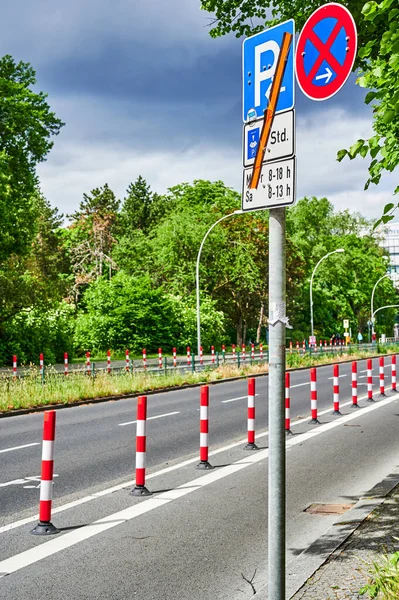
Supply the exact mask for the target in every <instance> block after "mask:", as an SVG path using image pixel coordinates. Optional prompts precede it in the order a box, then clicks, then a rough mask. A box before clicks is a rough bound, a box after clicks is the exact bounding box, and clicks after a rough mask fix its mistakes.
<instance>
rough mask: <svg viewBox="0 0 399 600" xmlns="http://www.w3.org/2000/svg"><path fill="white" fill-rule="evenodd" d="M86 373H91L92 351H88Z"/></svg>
mask: <svg viewBox="0 0 399 600" xmlns="http://www.w3.org/2000/svg"><path fill="white" fill-rule="evenodd" d="M86 374H87V375H90V352H86Z"/></svg>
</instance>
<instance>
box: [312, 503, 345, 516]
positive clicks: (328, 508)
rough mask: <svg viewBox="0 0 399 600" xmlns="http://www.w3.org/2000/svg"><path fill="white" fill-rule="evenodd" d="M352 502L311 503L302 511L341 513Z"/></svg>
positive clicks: (329, 513)
mask: <svg viewBox="0 0 399 600" xmlns="http://www.w3.org/2000/svg"><path fill="white" fill-rule="evenodd" d="M352 506H354V505H353V504H311V505H310V506H308V508H305V510H304V511H303V512H307V513H310V514H312V515H343V514H344V513H346V511H348V510H349V509H350V508H352Z"/></svg>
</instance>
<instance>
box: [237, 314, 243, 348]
mask: <svg viewBox="0 0 399 600" xmlns="http://www.w3.org/2000/svg"><path fill="white" fill-rule="evenodd" d="M237 346H238V347H239V348H241V346H242V315H241V314H240V316H239V317H238V323H237Z"/></svg>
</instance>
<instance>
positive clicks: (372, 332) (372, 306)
mask: <svg viewBox="0 0 399 600" xmlns="http://www.w3.org/2000/svg"><path fill="white" fill-rule="evenodd" d="M385 277H389V273H385V275H383V276H382V277H380V278H379V280H378V281H377V282H376V283H375V284H374V287H373V291H372V292H371V339H373V335H374V314H375V313H374V311H373V308H374V292H375V288H376V287H377V285H378V284H379V283H380V281H382V280H383V279H385ZM384 308H385V307H384ZM379 310H380V309H379ZM375 312H377V311H375ZM370 341H371V340H370V334H369V343H370Z"/></svg>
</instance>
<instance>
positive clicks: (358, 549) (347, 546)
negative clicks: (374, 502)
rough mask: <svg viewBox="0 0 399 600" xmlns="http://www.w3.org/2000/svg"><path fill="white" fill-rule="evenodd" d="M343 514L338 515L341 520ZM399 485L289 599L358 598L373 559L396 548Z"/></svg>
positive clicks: (398, 526)
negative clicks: (340, 516)
mask: <svg viewBox="0 0 399 600" xmlns="http://www.w3.org/2000/svg"><path fill="white" fill-rule="evenodd" d="M344 519H345V515H343V518H341V520H340V522H341V523H342V522H343V521H344ZM398 537H399V485H396V487H395V488H394V489H393V490H392V491H391V492H390V493H389V494H388V495H387V496H386V498H385V500H384V501H383V502H382V503H381V504H380V505H379V506H378V507H377V508H375V509H374V510H373V512H372V513H371V514H370V515H369V516H368V517H367V518H366V519H365V520H363V521H362V522H361V524H360V525H359V526H358V527H357V529H355V531H354V532H353V533H352V534H351V535H350V536H349V537H348V538H347V540H346V541H345V542H344V543H343V544H341V545H340V546H339V547H338V548H337V550H336V551H335V552H333V554H331V556H330V557H329V558H328V559H327V561H326V562H325V563H324V564H323V565H322V566H321V567H320V568H319V569H318V570H317V571H316V572H315V573H314V575H313V576H312V577H310V579H308V581H307V582H306V583H305V584H304V585H303V586H302V587H301V588H300V589H299V590H298V591H297V592H296V593H295V594H294V595H293V596H291V598H292V600H355V599H356V600H357V599H361V598H363V599H365V598H368V597H369V596H368V595H367V594H366V595H363V596H361V595H360V594H359V590H360V589H361V588H362V587H363V586H364V585H365V583H367V581H368V571H369V567H370V566H371V564H372V562H373V561H378V562H379V561H380V558H381V554H382V553H384V552H394V551H395V550H399V540H398V539H395V538H398Z"/></svg>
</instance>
